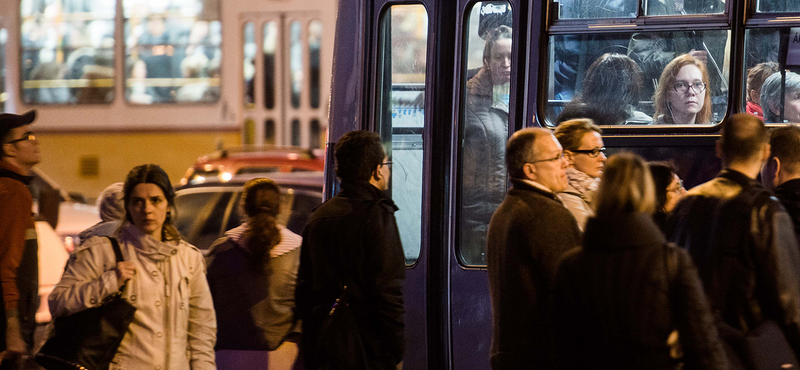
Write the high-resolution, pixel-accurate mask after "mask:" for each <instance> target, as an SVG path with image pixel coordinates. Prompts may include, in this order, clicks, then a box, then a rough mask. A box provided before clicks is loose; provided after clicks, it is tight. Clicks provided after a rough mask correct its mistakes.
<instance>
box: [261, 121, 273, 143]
mask: <svg viewBox="0 0 800 370" xmlns="http://www.w3.org/2000/svg"><path fill="white" fill-rule="evenodd" d="M264 144H267V145H275V121H274V120H273V119H272V118H270V119H268V120H267V121H266V122H264Z"/></svg>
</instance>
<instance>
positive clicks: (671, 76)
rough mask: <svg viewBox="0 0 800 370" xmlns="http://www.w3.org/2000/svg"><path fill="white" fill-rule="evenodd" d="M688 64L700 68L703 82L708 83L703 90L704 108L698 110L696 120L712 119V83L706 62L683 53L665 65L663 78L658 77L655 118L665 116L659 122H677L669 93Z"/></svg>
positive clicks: (705, 121) (662, 73) (654, 97)
mask: <svg viewBox="0 0 800 370" xmlns="http://www.w3.org/2000/svg"><path fill="white" fill-rule="evenodd" d="M688 65H693V66H695V67H697V69H699V70H700V74H701V75H702V76H703V82H704V83H705V84H706V89H705V91H704V92H703V108H700V111H699V112H697V116H695V120H694V122H695V123H709V122H710V121H711V85H710V82H709V79H708V69H706V64H705V63H703V62H701V61H700V60H699V59H697V58H695V57H693V56H691V55H689V54H681V55H679V56H677V57H676V58H675V59H673V60H672V61H671V62H669V64H667V66H666V67H664V71H663V72H661V78H659V79H658V90H656V93H655V95H654V96H653V100H654V101H655V104H656V113H655V115H654V116H653V118H655V120H659V119H661V118H660V117H663V121H662V122H658V123H666V124H671V123H675V121H674V120H673V118H672V114H670V113H669V112H670V108H669V94H670V92H671V91H674V90H673V86H674V85H675V77H677V76H678V73H680V71H681V69H682V68H683V67H686V66H688Z"/></svg>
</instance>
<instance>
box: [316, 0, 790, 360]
mask: <svg viewBox="0 0 800 370" xmlns="http://www.w3.org/2000/svg"><path fill="white" fill-rule="evenodd" d="M339 9H340V10H339V18H338V20H337V27H336V42H335V53H334V64H333V65H334V68H333V82H332V85H331V110H330V114H329V132H328V140H327V147H326V150H327V157H328V166H327V167H326V175H325V181H326V186H325V192H326V195H325V196H326V198H328V197H330V196H332V195H333V194H334V193H335V191H336V178H335V174H334V171H333V167H332V166H331V165H332V160H331V159H330V158H331V157H332V151H333V148H334V145H335V143H336V141H337V140H338V138H340V137H341V136H342V135H343V134H345V133H346V132H348V131H351V130H357V129H366V130H371V131H375V132H377V133H379V134H380V136H381V137H382V139H383V141H384V143H385V146H386V148H387V153H388V155H389V157H390V159H389V160H390V161H392V163H393V168H392V181H391V187H390V189H389V191H390V192H391V196H392V198H393V199H394V200H395V202H396V203H397V205H398V207H399V208H400V210H399V211H397V213H396V218H397V223H398V226H399V227H400V233H401V239H402V242H403V247H404V250H405V257H406V264H407V274H406V283H405V291H404V293H405V305H406V337H407V345H406V354H405V358H404V367H406V368H410V369H489V351H490V345H491V330H492V322H491V304H490V298H489V285H488V281H487V280H488V277H487V270H486V257H485V249H486V247H485V232H486V228H487V224H488V220H487V219H486V218H485V214H486V213H487V212H488V213H489V214H491V212H492V211H493V209H494V208H496V207H497V205H498V204H499V200H502V198H503V196H504V193H505V191H506V189H507V174H506V173H505V169H504V168H503V167H502V165H500V166H498V163H501V164H502V155H503V153H504V152H503V150H504V144H505V141H506V139H507V138H508V137H509V136H510V135H511V134H513V133H514V132H515V131H518V130H520V129H523V128H526V127H544V128H555V127H556V126H557V124H558V122H559V121H560V118H562V117H563V116H564V115H567V112H569V110H570V109H576V107H577V108H581V107H585V106H591V104H592V102H597V101H604V100H603V99H605V101H607V102H611V103H607V104H605V105H606V106H602V105H599V106H598V105H595V107H594V108H596V109H598V110H600V111H603V112H606V111H611V110H614V109H616V110H614V111H613V112H612V113H614V114H617V115H616V116H614V117H617V118H607V116H603V115H598V116H596V121H597V122H598V123H600V124H602V126H601V127H602V129H603V140H604V142H605V145H606V146H607V147H608V150H609V153H610V154H613V153H615V152H619V151H630V152H635V153H638V154H639V155H641V156H643V157H644V158H645V159H647V160H669V161H672V162H673V163H674V164H675V165H676V166H677V168H678V172H679V175H680V177H681V178H683V179H684V181H685V183H686V184H687V188H688V187H690V186H694V185H697V184H700V183H702V182H705V181H707V180H709V179H711V178H712V177H714V175H715V174H716V173H718V172H719V170H720V169H721V165H720V163H719V161H718V160H717V159H716V156H715V150H714V146H715V142H716V140H717V138H718V137H719V122H720V121H721V120H722V119H724V118H725V117H727V116H729V115H731V114H734V113H739V112H745V111H748V110H749V109H750V107H752V106H753V105H757V106H760V107H762V109H763V114H764V115H766V117H765V119H767V123H768V124H769V126H780V125H785V124H791V123H798V122H800V110H799V109H797V108H796V107H800V79H798V78H797V77H800V76H798V74H797V72H798V68H797V67H798V64H800V60H798V59H800V58H798V57H800V48H798V46H800V43H799V42H800V2H797V1H792V0H756V1H744V0H727V1H724V0H613V1H612V0H492V1H475V0H415V1H404V0H340V1H339ZM503 35H505V36H503ZM499 39H505V40H509V39H510V43H508V42H507V41H506V42H504V43H503V45H501V46H503V47H502V48H500V47H498V45H500V44H501V43H499V42H496V40H499ZM487 40H493V41H492V42H493V44H492V45H490V46H489V47H487ZM795 40H797V41H795ZM495 49H497V50H495ZM683 54H690V55H692V56H693V58H694V59H697V60H700V61H702V64H703V70H705V74H704V75H703V79H702V81H696V82H695V83H693V84H692V85H691V86H683V85H680V86H679V84H677V83H669V82H668V81H669V80H668V79H667V80H663V81H667V82H663V81H662V78H661V75H662V72H663V71H664V70H665V68H668V66H670V62H671V61H672V60H674V59H675V58H677V57H679V56H681V55H683ZM608 56H613V57H614V58H619V59H621V60H623V61H625V62H626V63H628V65H629V66H630V70H624V71H623V70H617V71H605V72H616V74H612V75H611V76H612V77H611V78H608V79H607V80H605V81H604V82H602V83H600V84H598V83H597V81H594V80H593V79H592V78H593V76H596V75H597V73H599V72H598V69H599V68H601V67H595V68H594V69H593V68H592V67H593V66H595V65H599V64H600V63H597V62H598V61H599V60H601V59H603V58H607V57H608ZM764 68H768V69H771V71H772V72H771V73H772V74H771V75H770V77H771V76H774V75H775V73H777V75H778V76H779V77H778V78H779V80H780V81H779V84H778V86H779V87H778V88H777V90H774V89H773V90H774V91H777V92H776V93H775V94H772V95H769V94H766V95H765V94H764V92H763V91H761V85H760V84H755V83H753V82H752V81H749V79H748V78H747V77H748V74H751V73H752V72H753V71H756V70H759V69H764ZM698 69H699V67H698ZM780 71H785V73H783V72H780ZM487 76H489V77H491V78H489V77H487ZM496 76H503V78H496ZM623 79H631V81H633V82H627V85H626V86H622V87H616V88H613V89H611V88H609V87H608V86H613V85H615V84H618V83H619V82H620V81H621V80H623ZM762 82H763V79H762ZM750 83H753V84H754V85H753V86H748V84H750ZM591 84H594V88H597V87H598V86H599V87H600V88H603V87H605V88H606V90H605V91H604V92H603V94H602V96H594V95H591V94H592V93H591V91H597V90H592V89H591V88H590V87H589V86H590V85H591ZM756 85H758V86H756ZM680 89H683V90H689V89H691V91H693V92H695V93H697V95H698V96H700V99H702V101H695V102H692V105H695V106H697V105H700V106H701V107H704V108H705V110H702V114H700V113H697V112H695V114H694V115H693V116H692V119H691V121H688V120H683V119H679V118H680V117H682V115H683V116H686V114H685V113H686V110H682V109H684V108H681V107H680V106H678V104H677V103H675V102H673V101H671V100H670V99H671V98H669V97H665V96H668V95H669V94H668V93H669V92H670V91H672V90H674V91H678V90H680ZM765 89H766V87H765ZM601 91H602V90H601ZM595 94H597V93H595ZM480 96H483V97H484V98H482V99H483V101H481V100H480V98H479V97H480ZM765 96H766V97H765ZM775 96H777V98H776V97H775ZM784 103H785V104H784ZM595 104H597V103H595ZM615 104H616V105H615ZM792 104H798V105H796V106H794V107H792V106H791V105H792ZM620 107H621V108H620ZM601 108H602V109H601ZM603 109H605V110H603ZM619 117H621V118H619ZM498 156H499V157H498ZM476 186H479V187H482V189H483V190H487V189H488V192H487V191H484V192H483V196H482V197H476V196H475V194H474V192H475V187H476ZM542 217H547V215H542Z"/></svg>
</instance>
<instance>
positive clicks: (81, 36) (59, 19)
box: [20, 0, 116, 104]
mask: <svg viewBox="0 0 800 370" xmlns="http://www.w3.org/2000/svg"><path fill="white" fill-rule="evenodd" d="M115 5H116V4H115V2H113V1H93V2H79V1H62V0H35V1H34V0H22V1H21V2H20V15H21V26H20V33H21V37H22V39H21V41H22V50H21V66H20V70H21V72H22V91H23V95H22V100H23V102H24V103H26V104H83V103H88V104H91V103H109V102H111V101H112V100H113V99H114V16H115V13H116V8H115Z"/></svg>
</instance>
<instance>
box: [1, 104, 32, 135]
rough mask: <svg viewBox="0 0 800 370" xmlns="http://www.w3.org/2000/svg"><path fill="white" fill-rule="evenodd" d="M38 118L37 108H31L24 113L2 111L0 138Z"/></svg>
mask: <svg viewBox="0 0 800 370" xmlns="http://www.w3.org/2000/svg"><path fill="white" fill-rule="evenodd" d="M35 119H36V110H30V111H28V112H27V113H23V114H14V113H2V114H0V139H2V138H3V137H5V136H6V135H8V133H9V132H11V130H13V129H15V128H17V127H20V126H25V125H29V124H31V123H32V122H33V120H35Z"/></svg>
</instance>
